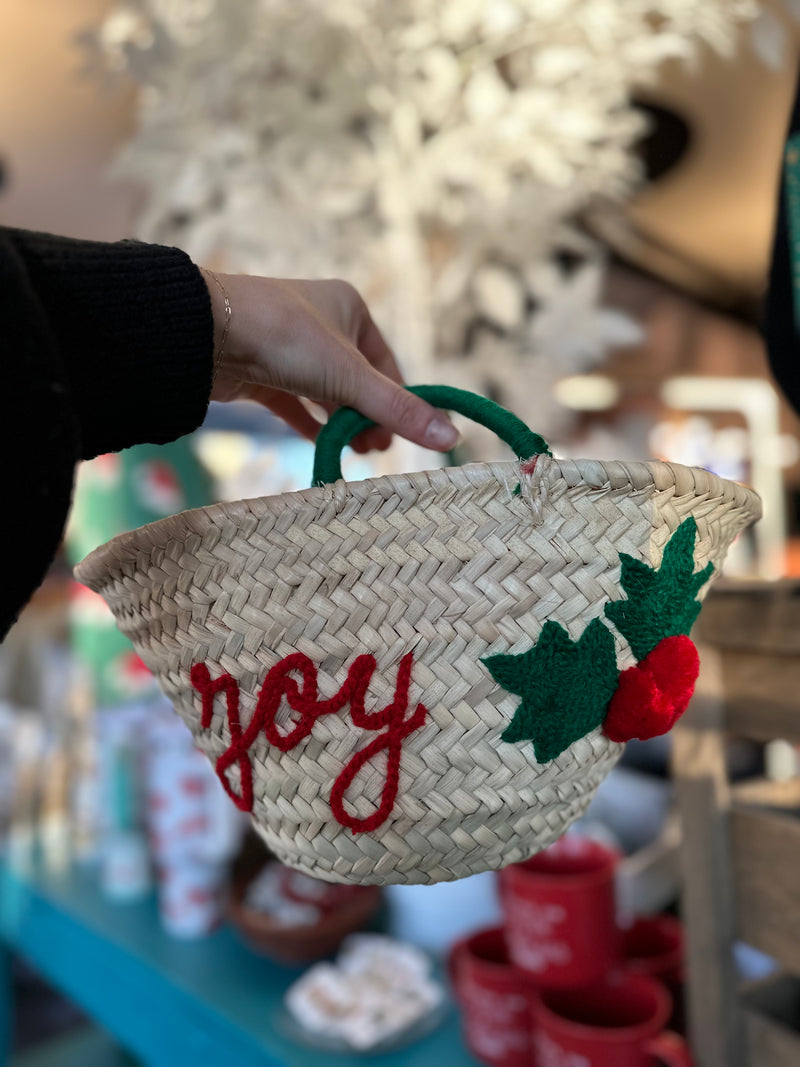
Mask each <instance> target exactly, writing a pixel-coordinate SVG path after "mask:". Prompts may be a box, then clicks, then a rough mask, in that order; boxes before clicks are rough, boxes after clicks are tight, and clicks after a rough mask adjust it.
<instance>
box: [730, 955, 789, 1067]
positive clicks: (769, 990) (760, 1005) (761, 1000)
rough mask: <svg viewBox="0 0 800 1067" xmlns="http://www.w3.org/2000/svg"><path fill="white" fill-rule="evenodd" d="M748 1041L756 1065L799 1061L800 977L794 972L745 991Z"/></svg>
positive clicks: (782, 1065)
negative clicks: (795, 975)
mask: <svg viewBox="0 0 800 1067" xmlns="http://www.w3.org/2000/svg"><path fill="white" fill-rule="evenodd" d="M742 1004H743V1014H744V1026H745V1045H746V1049H747V1055H748V1057H749V1062H750V1063H752V1064H754V1065H757V1067H797V1065H798V1064H800V979H798V978H796V977H794V976H792V975H782V976H780V977H778V978H775V979H771V980H769V981H766V982H761V983H759V984H758V986H756V987H754V988H753V989H751V990H747V991H745V992H744V993H743V995H742Z"/></svg>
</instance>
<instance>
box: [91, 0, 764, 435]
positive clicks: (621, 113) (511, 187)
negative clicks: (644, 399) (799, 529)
mask: <svg viewBox="0 0 800 1067" xmlns="http://www.w3.org/2000/svg"><path fill="white" fill-rule="evenodd" d="M758 10H759V5H758V3H756V2H755V0H625V2H624V3H623V2H620V0H491V2H486V0H119V2H118V3H117V4H116V6H115V7H114V8H113V9H112V11H111V13H110V14H109V15H108V16H107V17H106V18H105V20H104V21H103V23H102V24H101V26H100V27H99V28H98V29H97V30H96V31H93V32H92V33H90V34H89V35H87V43H88V45H89V47H90V48H91V50H92V54H93V57H94V60H95V64H96V65H97V66H99V67H100V69H102V70H103V71H106V72H108V71H109V70H111V71H120V72H122V71H125V72H127V73H128V74H130V75H132V76H133V77H134V78H135V79H136V81H137V82H138V83H139V84H140V86H141V90H142V91H141V94H140V101H141V102H140V109H139V125H138V131H137V132H136V134H135V135H134V137H133V138H132V140H131V141H130V143H129V145H128V146H127V149H126V150H125V152H124V154H123V156H122V158H121V160H120V162H119V167H118V169H119V171H120V172H121V173H123V174H125V175H126V176H129V177H134V178H137V179H138V180H139V181H140V182H141V183H142V185H143V186H144V188H145V191H146V196H145V205H144V209H143V212H142V214H141V218H140V225H139V236H141V237H142V238H143V239H145V240H152V241H159V242H165V243H173V244H177V245H180V246H181V247H183V248H185V249H186V250H187V251H188V252H189V254H190V255H192V256H193V258H194V259H195V260H196V261H199V262H206V263H216V264H217V265H218V266H220V267H222V268H223V269H228V270H237V271H247V272H259V273H264V274H270V275H276V276H289V277H292V276H293V277H298V276H306V277H324V276H336V275H339V276H344V277H347V278H348V279H349V280H351V281H353V282H354V283H355V284H356V285H358V286H359V288H361V290H362V291H363V292H364V293H365V295H366V296H367V298H368V299H369V300H370V302H371V303H373V305H375V306H377V308H378V312H379V313H381V311H382V312H383V319H384V321H387V320H388V326H387V330H388V333H389V335H390V338H391V340H392V341H393V342H394V343H395V345H396V346H397V347H398V349H399V350H400V352H401V355H403V356H405V358H406V360H407V362H409V363H410V364H411V368H412V369H411V370H410V373H409V376H415V377H420V375H425V376H431V371H430V369H429V368H430V363H431V360H432V358H433V353H434V352H436V358H437V359H438V360H439V361H440V363H439V366H438V367H437V372H436V376H437V377H438V378H440V379H441V377H442V376H443V373H444V370H445V369H446V370H447V373H448V374H449V375H450V377H451V379H452V378H453V376H455V377H462V378H470V377H473V378H474V377H475V374H476V368H474V367H469V366H468V364H469V363H470V360H469V359H464V358H461V359H457V358H456V357H463V356H464V353H465V351H466V350H467V349H468V348H470V346H471V342H469V340H468V338H469V337H471V338H472V339H473V340H474V338H475V337H476V331H475V329H474V328H473V329H470V327H471V326H472V327H474V323H475V320H476V318H477V319H482V318H488V319H489V320H490V324H491V326H492V329H493V330H494V331H495V334H496V335H495V336H493V342H492V343H493V345H494V347H495V348H496V345H495V344H494V342H495V341H496V340H497V336H500V338H501V339H502V338H503V337H505V338H506V339H507V340H508V341H509V344H510V346H511V348H512V349H513V352H512V351H511V350H510V351H509V353H508V359H507V360H506V362H507V363H508V362H510V364H515V363H520V361H525V360H527V361H528V362H527V363H525V365H524V366H523V367H522V373H526V372H532V371H533V367H532V366H531V365H530V363H531V361H532V359H535V358H536V357H537V356H538V357H541V358H539V362H540V363H544V362H547V363H548V364H549V365H550V367H551V370H550V371H549V372H548V371H547V370H544V371H543V369H542V367H540V368H539V374H540V377H541V376H542V374H543V381H544V380H546V379H547V377H548V373H549V374H550V376H551V377H552V375H553V374H554V373H555V372H556V370H557V371H558V373H563V372H570V371H574V370H576V369H583V368H584V367H585V366H587V365H590V364H591V362H592V361H594V360H596V359H597V358H599V356H601V355H602V354H603V352H604V350H605V347H606V345H607V343H609V342H611V341H614V340H618V338H619V336H620V333H622V334H623V335H624V334H625V330H624V329H622V330H621V328H620V322H619V317H618V318H617V319H616V320H614V321H613V322H612V321H611V320H609V319H608V317H607V316H606V317H604V316H602V315H594V316H593V317H592V329H593V331H594V332H593V338H589V339H588V340H587V343H581V344H578V345H576V344H575V342H574V339H573V340H572V341H570V340H567V341H566V343H565V344H564V345H560V340H559V337H561V338H562V339H563V334H564V331H566V332H567V333H568V332H569V325H570V316H569V315H564V314H563V313H559V314H552V313H548V311H547V305H548V300H557V301H559V307H561V305H563V294H562V296H561V297H560V298H559V297H558V289H559V286H558V285H557V284H556V283H555V281H554V278H553V276H552V271H551V273H550V274H549V275H548V274H547V266H548V264H551V263H552V256H553V253H554V251H556V250H558V249H560V248H561V247H562V245H563V243H564V240H565V237H564V235H565V227H566V224H567V223H568V222H569V220H570V219H572V218H574V217H575V216H576V215H577V214H578V213H580V212H581V211H582V210H583V209H584V208H586V207H587V205H589V204H590V203H591V202H592V201H593V199H594V198H595V197H597V196H603V197H611V198H616V199H622V198H625V197H627V196H629V195H630V194H631V193H632V191H633V190H635V188H636V186H637V183H638V182H639V180H640V177H641V175H640V172H639V166H638V163H637V161H636V159H635V157H634V154H633V153H632V151H631V148H632V145H633V144H634V142H635V141H636V140H637V138H638V137H639V136H640V135H641V134H642V132H643V128H642V119H641V117H640V115H639V114H638V113H637V112H636V111H635V110H634V109H633V108H632V107H631V106H630V91H631V87H632V86H634V85H636V86H641V85H642V84H644V83H646V82H647V81H648V80H650V79H652V78H653V77H655V75H656V74H657V71H658V67H659V65H660V64H661V63H662V62H663V61H664V60H667V59H673V58H676V57H678V58H681V59H684V60H686V61H690V62H691V61H692V60H693V59H694V58H695V57H696V56H697V55H698V52H699V46H700V45H701V44H705V45H707V46H710V47H711V48H713V49H715V50H716V51H718V52H720V53H722V54H725V55H732V54H733V52H734V50H735V47H736V41H737V34H738V31H739V28H740V26H741V24H742V23H744V22H746V21H749V20H752V19H753V18H755V16H756V15H757V14H758ZM568 240H573V238H568ZM586 252H587V247H584V248H583V249H582V254H586ZM588 254H589V260H590V261H589V263H588V266H587V267H586V268H585V269H588V270H590V271H591V272H594V273H593V274H592V276H591V277H590V278H588V280H587V281H586V282H584V283H582V284H581V285H579V286H578V287H577V289H578V290H580V291H581V292H582V293H583V294H584V298H585V299H587V298H588V297H587V295H586V294H591V297H592V299H596V298H597V296H598V292H599V286H597V285H596V284H595V281H594V275H595V274H596V273H597V270H598V266H597V263H596V258H597V252H596V251H592V250H591V249H588ZM537 270H538V272H539V274H538V276H539V281H540V282H541V280H542V278H543V277H545V276H546V277H547V284H540V285H539V290H540V291H539V293H538V295H534V294H533V292H532V286H533V287H534V288H535V284H536V277H537ZM542 270H544V274H542ZM487 271H488V275H487ZM531 279H533V281H532V280H531ZM532 297H533V299H532ZM534 305H535V306H536V308H538V311H533V312H532V311H531V308H532V307H534ZM587 310H588V309H587ZM548 315H549V318H548ZM537 316H538V317H537ZM578 318H579V319H580V321H581V328H582V329H583V330H584V332H586V330H587V321H588V319H587V316H586V315H583V316H581V314H580V313H579V315H578ZM548 321H552V322H556V323H558V326H559V331H560V332H559V333H558V334H553V332H552V331H548V330H547V329H546V325H547V322H548ZM604 324H605V325H606V326H609V327H610V335H609V336H606V334H605V333H604ZM590 332H591V331H590ZM479 333H480V331H478V334H479ZM627 336H628V339H630V337H631V331H630V329H629V330H628V334H627ZM472 347H477V349H480V344H478V345H477V346H472ZM559 347H562V348H563V355H562V356H560V354H559ZM479 358H480V357H479V352H478V351H476V352H475V359H473V361H472V362H473V363H474V362H475V361H476V360H478V359H479ZM492 359H494V357H492ZM442 360H444V361H445V362H444V363H443V362H441V361H442ZM501 362H502V360H501ZM552 368H555V369H552ZM518 369H519V368H518ZM506 371H507V372H508V373H509V374H510V367H506ZM478 377H479V375H478ZM457 384H458V383H457ZM470 384H475V385H476V386H477V387H480V382H479V381H477V380H476V381H475V382H474V383H472V382H471V383H470ZM536 393H537V395H538V394H539V393H540V390H539V389H538V388H537V389H536ZM544 403H545V401H544V399H543V398H541V399H540V401H539V405H540V407H541V406H542V404H544ZM517 408H519V404H517ZM539 422H540V425H541V418H540V419H539ZM545 428H546V427H545Z"/></svg>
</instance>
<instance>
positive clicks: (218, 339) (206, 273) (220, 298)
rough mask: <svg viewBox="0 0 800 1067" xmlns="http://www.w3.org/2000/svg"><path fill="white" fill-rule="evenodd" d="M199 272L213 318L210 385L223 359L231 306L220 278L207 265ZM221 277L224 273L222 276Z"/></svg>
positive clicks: (231, 311)
mask: <svg viewBox="0 0 800 1067" xmlns="http://www.w3.org/2000/svg"><path fill="white" fill-rule="evenodd" d="M200 273H201V274H202V276H203V280H204V281H205V283H206V288H207V290H208V295H209V299H210V300H211V314H212V316H213V319H214V356H213V370H212V374H211V385H212V388H213V385H214V382H215V381H216V379H217V375H218V374H219V371H220V368H221V366H222V363H223V360H224V359H225V344H226V342H227V340H228V332H229V330H230V325H231V319H232V318H233V308H232V306H231V301H230V297H229V295H228V289H227V287H226V285H225V283H224V282H223V281H222V279H221V278H220V277H219V275H217V274H216V273H215V272H214V271H213V270H210V269H209V268H208V267H200ZM222 277H223V278H224V277H225V275H223V276H222Z"/></svg>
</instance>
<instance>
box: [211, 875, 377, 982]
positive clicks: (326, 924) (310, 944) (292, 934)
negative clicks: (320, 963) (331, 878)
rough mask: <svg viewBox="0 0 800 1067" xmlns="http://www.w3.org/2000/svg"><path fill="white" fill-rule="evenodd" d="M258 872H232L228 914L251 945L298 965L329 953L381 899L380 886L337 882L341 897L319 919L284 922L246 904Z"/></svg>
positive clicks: (373, 911) (362, 923) (366, 920)
mask: <svg viewBox="0 0 800 1067" xmlns="http://www.w3.org/2000/svg"><path fill="white" fill-rule="evenodd" d="M271 862H276V861H271ZM259 873H260V870H256V871H254V872H252V873H251V872H248V873H246V874H245V873H241V874H239V875H238V876H237V875H234V879H233V884H232V886H231V894H230V901H229V904H228V917H229V919H230V921H231V922H232V923H233V925H234V926H235V927H236V928H237V930H238V931H239V933H240V934H241V936H242V938H243V939H244V941H245V942H246V943H247V944H248V945H249V946H250V947H251V948H252V949H254V950H255V951H256V952H258V953H260V954H261V955H264V956H268V957H269V958H270V959H273V960H275V961H276V962H278V963H284V964H289V965H300V964H305V963H313V962H314V961H316V960H320V959H324V958H325V957H326V956H330V955H332V954H333V953H335V952H336V950H337V949H338V948H339V946H340V945H341V943H342V941H344V939H345V938H346V937H347V936H348V935H349V934H352V933H355V932H356V931H358V930H362V929H364V927H365V926H367V925H369V923H370V922H371V921H372V920H373V919H374V918H375V916H376V914H377V912H378V911H379V909H380V907H381V905H382V903H383V892H382V890H381V888H380V887H379V886H336V889H337V890H339V891H340V897H339V899H338V900H337V901H336V903H335V904H334V905H333V906H332V907H330V908H329V909H327V910H325V911H323V914H322V917H321V918H320V920H319V922H317V923H314V924H309V925H306V926H286V925H284V924H282V923H278V922H276V920H275V919H274V918H273V917H272V916H271V915H268V914H266V913H265V912H263V911H259V910H258V909H256V908H253V907H249V906H248V905H247V903H246V897H247V890H248V887H249V886H250V883H251V882H252V881H253V880H254V879H255V877H256V876H257V875H258V874H259ZM332 888H333V887H332Z"/></svg>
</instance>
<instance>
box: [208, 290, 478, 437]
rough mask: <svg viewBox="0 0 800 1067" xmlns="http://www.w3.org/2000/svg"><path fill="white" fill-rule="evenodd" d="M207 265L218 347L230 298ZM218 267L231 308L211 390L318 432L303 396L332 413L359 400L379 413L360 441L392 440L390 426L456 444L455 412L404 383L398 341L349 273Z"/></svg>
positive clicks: (307, 432)
mask: <svg viewBox="0 0 800 1067" xmlns="http://www.w3.org/2000/svg"><path fill="white" fill-rule="evenodd" d="M203 275H204V277H205V279H206V284H207V285H208V291H209V294H210V296H211V304H212V308H213V311H214V335H215V352H219V349H220V343H221V340H222V335H223V331H224V327H225V316H226V311H225V301H224V297H223V294H222V291H221V289H220V286H218V285H217V284H216V283H215V281H214V277H213V276H210V272H208V271H204V272H203ZM218 277H219V280H220V283H221V285H222V287H223V288H224V290H225V291H226V292H227V294H228V298H229V301H230V306H231V310H232V314H231V317H230V329H229V332H228V334H227V337H226V338H225V346H224V354H223V358H222V361H221V363H220V364H219V369H218V372H217V374H216V377H215V380H214V384H213V388H212V391H211V399H212V400H255V401H256V402H258V403H259V404H263V405H264V406H265V407H267V408H269V409H270V410H271V411H272V412H274V413H275V414H276V415H278V416H279V417H280V418H282V419H283V420H284V421H285V422H287V423H288V424H289V425H290V426H291V427H293V428H294V429H295V430H296V431H297V432H298V433H300V434H302V435H303V436H304V437H308V438H309V439H310V440H312V441H313V440H314V439H315V438H316V436H317V434H318V432H319V430H320V428H321V425H322V424H321V423H320V421H319V420H318V419H317V418H316V417H315V416H314V415H313V414H312V413H311V411H309V409H308V408H307V407H306V406H305V405H304V404H303V403H302V402H301V400H300V399H299V398H300V397H305V398H307V399H308V400H312V401H315V402H316V403H318V404H320V405H321V406H322V407H323V408H324V409H325V410H327V411H328V413H330V412H332V411H333V410H335V409H336V408H337V407H343V406H347V407H353V408H356V409H357V410H358V411H360V412H361V414H362V415H366V416H367V418H370V419H372V420H373V421H374V422H375V423H377V426H376V427H374V428H373V429H369V430H366V431H364V433H362V434H360V435H359V437H358V438H357V439H356V441H355V442H354V447H356V448H357V449H358V450H360V451H366V450H367V449H368V448H386V447H387V446H388V444H389V442H390V441H391V435H392V433H398V434H400V435H401V436H402V437H405V438H407V439H408V440H409V441H413V442H414V443H415V444H418V445H422V446H423V447H425V448H431V449H435V450H437V451H440V452H446V451H447V450H448V449H450V448H452V447H453V446H454V445H455V443H456V441H457V440H458V431H457V430H456V428H455V426H453V424H452V423H451V422H450V420H449V419H448V418H447V416H446V415H445V414H444V413H443V412H441V411H437V410H436V408H434V407H431V405H430V404H428V403H426V402H425V401H424V400H422V399H421V398H420V397H417V396H414V395H413V394H412V393H409V392H408V391H407V390H405V389H403V387H402V384H401V383H402V376H401V374H400V371H399V368H398V366H397V363H396V361H395V358H394V356H393V354H392V352H391V349H390V348H389V346H388V345H387V344H386V342H385V341H384V339H383V337H382V336H381V333H380V331H379V330H378V327H377V326H376V325H375V323H374V322H373V321H372V317H371V316H370V313H369V310H368V308H367V305H366V304H365V303H364V301H363V300H362V298H361V297H360V296H359V294H358V292H357V291H356V290H355V289H354V288H353V287H352V286H351V285H349V284H348V283H347V282H343V281H294V280H284V279H279V278H257V277H251V276H247V275H239V274H221V275H218Z"/></svg>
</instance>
